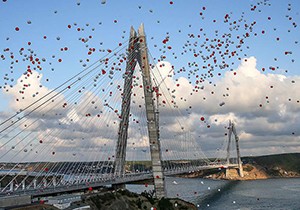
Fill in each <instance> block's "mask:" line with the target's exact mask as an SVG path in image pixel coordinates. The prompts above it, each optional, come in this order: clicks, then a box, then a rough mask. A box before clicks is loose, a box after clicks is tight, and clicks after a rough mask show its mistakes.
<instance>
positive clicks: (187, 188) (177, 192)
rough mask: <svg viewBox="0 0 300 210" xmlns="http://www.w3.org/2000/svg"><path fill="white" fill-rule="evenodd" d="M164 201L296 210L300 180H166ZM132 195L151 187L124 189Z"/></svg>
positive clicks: (246, 209) (215, 207)
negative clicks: (179, 199)
mask: <svg viewBox="0 0 300 210" xmlns="http://www.w3.org/2000/svg"><path fill="white" fill-rule="evenodd" d="M166 180H167V194H168V197H180V198H182V199H184V200H187V201H190V202H192V203H194V204H195V205H197V206H198V207H199V209H212V210H223V209H224V210H227V209H228V210H230V209H241V210H250V209H255V210H258V209H267V210H269V209H274V210H279V209H282V210H285V209H286V210H288V209H292V210H300V178H290V179H268V180H255V181H240V182H229V181H224V180H208V179H201V178H194V179H185V178H175V177H167V179H166ZM127 188H128V189H129V190H131V191H135V192H138V193H140V192H143V191H144V190H147V191H148V190H151V189H153V186H150V185H149V186H147V187H146V186H145V185H127Z"/></svg>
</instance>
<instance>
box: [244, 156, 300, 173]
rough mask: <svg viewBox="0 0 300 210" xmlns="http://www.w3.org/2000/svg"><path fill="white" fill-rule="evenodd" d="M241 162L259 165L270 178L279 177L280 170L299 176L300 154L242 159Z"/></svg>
mask: <svg viewBox="0 0 300 210" xmlns="http://www.w3.org/2000/svg"><path fill="white" fill-rule="evenodd" d="M242 162H243V163H244V164H246V163H248V164H253V165H259V166H261V167H263V168H264V169H266V171H267V172H268V174H270V175H272V176H280V175H281V172H282V170H283V171H286V172H295V173H297V174H300V153H287V154H276V155H264V156H256V157H243V158H242Z"/></svg>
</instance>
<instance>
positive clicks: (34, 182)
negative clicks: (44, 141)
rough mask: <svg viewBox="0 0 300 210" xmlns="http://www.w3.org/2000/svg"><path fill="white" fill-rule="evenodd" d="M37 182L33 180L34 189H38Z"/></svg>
mask: <svg viewBox="0 0 300 210" xmlns="http://www.w3.org/2000/svg"><path fill="white" fill-rule="evenodd" d="M36 182H37V180H36V179H34V180H33V189H36Z"/></svg>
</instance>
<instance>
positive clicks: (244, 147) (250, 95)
mask: <svg viewBox="0 0 300 210" xmlns="http://www.w3.org/2000/svg"><path fill="white" fill-rule="evenodd" d="M156 67H157V68H153V69H152V72H153V75H154V76H155V77H156V78H157V80H156V82H157V83H158V84H160V86H159V92H160V93H162V95H161V96H160V97H159V100H160V101H159V102H160V104H161V106H160V128H161V130H160V137H161V141H162V146H163V150H164V151H166V150H168V152H169V153H168V154H164V158H168V157H171V156H172V155H173V157H175V156H174V155H176V157H177V156H178V155H179V154H182V153H183V151H182V150H184V148H183V142H185V146H189V147H191V148H192V149H193V151H190V154H189V155H190V156H191V157H194V156H195V157H196V156H197V155H199V154H200V153H201V152H200V151H199V150H200V149H199V148H200V146H201V148H202V149H203V151H204V152H205V153H206V154H207V155H208V156H214V155H215V151H216V149H219V150H220V149H221V148H222V147H224V144H223V145H222V143H224V141H225V140H226V139H227V136H226V135H225V133H226V132H227V128H226V126H227V124H228V121H229V120H232V121H233V122H234V123H235V124H236V128H237V131H238V134H239V135H240V140H241V141H240V144H241V151H242V155H250V154H252V155H258V154H268V153H276V152H294V151H295V148H299V147H300V144H299V140H300V139H299V136H300V134H299V133H298V132H299V125H300V112H299V111H300V104H299V100H300V95H299V93H298V92H297V90H299V89H300V77H299V76H293V77H292V76H285V75H280V74H276V72H274V73H272V74H271V73H269V74H263V73H262V72H260V71H259V70H257V69H256V59H255V58H254V57H250V58H247V61H246V60H243V61H242V62H241V65H240V66H239V67H238V68H237V69H236V70H235V71H232V72H226V73H225V74H224V77H223V78H221V79H219V80H217V81H215V83H209V82H208V81H204V82H201V83H199V84H197V86H198V88H197V87H195V84H193V83H192V82H190V81H189V80H188V79H187V78H185V77H179V78H176V77H175V76H174V75H173V69H172V65H171V64H170V63H168V62H160V63H158V64H157V65H156ZM137 68H138V67H137ZM136 70H138V69H136ZM136 72H137V73H136V77H135V79H134V81H133V82H134V83H133V84H134V87H133V89H132V91H133V93H134V94H133V95H132V103H131V105H132V106H131V114H132V115H131V117H130V124H129V134H128V157H129V158H134V157H144V158H145V157H146V156H145V151H146V150H147V151H149V148H148V147H149V142H148V138H147V128H146V125H147V121H146V119H145V113H144V112H145V107H144V95H143V89H142V88H140V85H142V78H141V75H140V73H139V71H136ZM41 78H42V75H41V74H39V73H37V72H35V71H33V72H32V74H31V75H30V76H29V77H28V76H26V75H22V76H21V78H20V79H19V80H18V81H17V83H16V85H15V86H13V87H12V88H11V89H10V91H9V92H6V95H8V96H9V97H10V108H11V109H12V110H14V111H18V110H19V109H23V108H24V107H26V106H28V105H30V104H31V103H32V102H34V101H35V100H36V99H38V98H40V97H42V96H43V95H44V94H47V93H50V91H51V90H50V89H48V88H46V87H44V86H43V85H42V84H41ZM24 84H26V85H25V86H24ZM28 84H30V85H28ZM105 84H106V83H105ZM117 84H121V83H120V82H119V81H118V83H117ZM153 85H154V83H153ZM271 86H272V87H271ZM199 87H202V88H199ZM108 89H109V88H108ZM110 90H112V91H114V94H115V95H113V96H112V97H107V96H104V94H96V93H93V92H91V91H88V90H86V91H85V92H82V94H81V95H80V97H78V98H77V99H76V101H75V102H76V103H75V102H74V101H73V102H70V101H68V98H67V97H66V96H64V95H62V94H58V97H57V99H56V100H55V103H50V105H48V106H47V107H46V108H44V109H39V111H38V112H34V113H35V114H31V115H30V116H27V117H26V118H25V119H24V121H25V120H26V122H21V123H20V124H19V126H20V128H24V127H25V125H26V126H28V124H30V123H34V124H33V125H32V126H31V127H27V131H33V132H37V134H36V135H37V137H36V138H37V139H41V138H42V139H44V143H46V142H47V140H48V142H50V141H51V142H52V143H51V145H52V147H53V148H51V150H56V151H57V153H56V155H55V157H53V158H59V157H60V158H64V159H68V158H70V157H69V156H68V155H71V159H72V157H73V154H74V153H76V154H78V156H76V157H77V158H79V157H80V158H86V159H88V158H89V157H90V158H94V157H97V151H96V150H97V149H98V151H99V155H101V157H105V158H107V157H108V156H110V157H111V156H113V154H114V152H115V149H114V145H115V142H116V140H117V133H118V129H119V122H120V119H119V116H118V114H120V110H119V113H115V110H116V109H120V102H119V103H114V104H113V106H114V107H108V106H106V105H105V104H106V103H109V102H110V101H109V100H112V98H120V95H119V94H120V92H118V91H115V90H113V89H110ZM20 91H24V93H23V92H20ZM52 94H56V93H55V92H53V93H51V94H50V96H51V95H52ZM23 97H24V98H23ZM16 99H19V102H16ZM58 101H59V102H58ZM222 102H224V103H223V104H221V105H220V103H222ZM41 103H42V101H41V102H39V103H37V105H39V104H41ZM65 103H67V105H66V107H63V106H62V104H65ZM174 107H175V108H174ZM32 109H33V108H31V109H29V110H28V111H27V113H28V112H29V111H30V110H32ZM87 115H88V116H87ZM4 116H7V114H6V113H1V116H0V117H1V118H4ZM201 117H204V118H205V120H204V121H202V120H201V119H200V118H201ZM188 131H190V132H191V134H192V136H193V139H194V140H193V141H190V142H186V141H184V140H183V135H186V134H187V132H188ZM11 136H12V134H9V135H7V136H6V138H8V139H9V137H11ZM24 136H25V134H24ZM32 138H34V137H32ZM20 139H21V138H18V140H16V141H14V142H11V143H10V144H9V146H13V145H16V144H17V143H18V141H21V140H20ZM26 140H27V139H25V140H24V142H22V144H20V145H26ZM37 143H38V142H37V141H34V142H33V143H32V146H30V148H32V151H34V145H35V144H37ZM1 144H3V142H1ZM1 144H0V145H1ZM104 145H105V146H104ZM27 147H28V146H27ZM28 151H31V150H28ZM197 151H199V154H197ZM49 152H50V150H49V151H48V153H49ZM106 153H107V154H106ZM135 153H138V154H135ZM41 154H42V153H41ZM43 154H44V153H43ZM30 157H32V156H30ZM99 157H100V156H99ZM146 158H149V156H147V157H146ZM177 158H178V157H177Z"/></svg>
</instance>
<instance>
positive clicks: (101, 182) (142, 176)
mask: <svg viewBox="0 0 300 210" xmlns="http://www.w3.org/2000/svg"><path fill="white" fill-rule="evenodd" d="M221 167H222V168H238V165H237V164H215V165H203V166H189V167H185V168H179V169H173V170H166V171H164V175H165V176H172V175H177V174H184V173H189V172H194V171H200V170H208V169H216V168H221ZM90 176H91V175H90ZM91 177H93V176H91ZM95 177H97V178H98V179H96V181H93V180H86V179H84V183H78V182H77V183H75V184H74V183H72V184H71V183H70V182H69V183H66V184H62V183H60V184H57V185H56V186H53V185H52V186H48V187H42V188H36V189H34V188H30V189H25V190H23V189H18V190H16V191H13V192H11V191H6V192H1V193H0V197H4V196H9V195H11V196H19V195H31V196H32V197H40V196H46V195H51V194H58V193H62V192H74V191H80V190H84V189H87V188H89V187H92V188H93V187H101V186H107V185H112V184H123V183H129V182H134V181H142V180H147V179H152V178H153V175H152V172H147V173H133V174H126V175H125V176H123V177H109V178H103V177H99V174H97V176H96V175H95ZM94 179H95V178H94ZM89 181H90V182H89Z"/></svg>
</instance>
